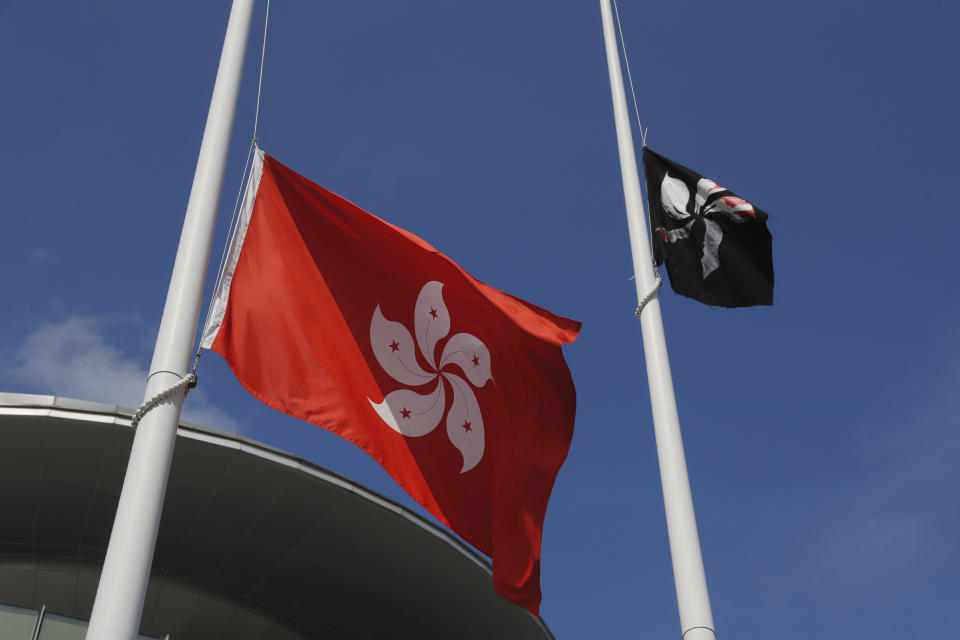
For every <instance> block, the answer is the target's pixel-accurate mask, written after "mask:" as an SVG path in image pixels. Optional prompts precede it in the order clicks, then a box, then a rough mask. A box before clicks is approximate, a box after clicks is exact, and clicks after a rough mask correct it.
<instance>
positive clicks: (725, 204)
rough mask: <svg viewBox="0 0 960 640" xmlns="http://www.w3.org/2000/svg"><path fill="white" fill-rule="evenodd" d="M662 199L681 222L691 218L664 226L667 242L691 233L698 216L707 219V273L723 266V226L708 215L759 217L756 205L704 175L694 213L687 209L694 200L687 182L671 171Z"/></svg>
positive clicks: (703, 263) (703, 266)
mask: <svg viewBox="0 0 960 640" xmlns="http://www.w3.org/2000/svg"><path fill="white" fill-rule="evenodd" d="M660 201H661V203H662V204H663V210H664V211H666V212H667V215H669V216H670V217H671V218H673V219H674V220H677V221H678V222H683V221H685V220H686V221H687V222H686V224H684V225H683V226H682V227H678V228H676V229H664V228H662V227H661V228H660V229H659V231H660V233H661V234H663V239H664V241H665V242H676V241H677V240H683V239H686V238H689V237H690V229H691V227H693V223H694V222H696V221H697V220H703V223H704V225H706V229H705V230H704V233H703V257H702V258H701V259H700V267H701V270H702V272H703V277H704V279H706V277H707V276H708V275H710V274H711V273H713V272H714V271H715V270H716V269H717V267H719V266H720V256H719V252H720V241H721V240H723V229H722V228H721V227H720V225H719V224H717V223H716V221H714V220H711V219H710V218H708V217H707V216H708V215H723V216H726V217H727V218H729V219H730V220H732V221H733V222H737V223H740V222H746V221H747V220H752V219H755V218H756V217H757V214H756V212H755V211H754V210H753V205H752V204H750V203H749V202H747V201H746V200H744V199H743V198H738V197H737V196H735V195H733V194H732V193H730V192H729V191H727V190H726V189H724V188H723V187H721V186H720V185H718V184H717V183H716V182H714V181H713V180H708V179H707V178H700V180H699V181H697V194H696V197H695V198H694V202H693V215H692V216H691V215H690V214H689V213H687V205H688V204H690V190H689V189H688V188H687V184H686V183H685V182H684V181H683V180H680V179H678V178H671V177H670V174H669V173H667V174H665V175H664V176H663V182H662V183H661V184H660Z"/></svg>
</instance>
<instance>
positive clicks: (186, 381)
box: [130, 373, 197, 429]
mask: <svg viewBox="0 0 960 640" xmlns="http://www.w3.org/2000/svg"><path fill="white" fill-rule="evenodd" d="M196 386H197V376H196V374H193V373H188V374H187V375H185V376H183V377H182V378H180V380H179V381H177V382H175V383H174V384H172V385H171V386H169V387H167V388H166V389H164V390H163V391H161V392H160V393H157V394H154V395H153V396H151V397H150V398H149V399H148V400H144V401H143V404H142V405H140V408H139V409H137V410H136V411H135V412H134V414H133V416H132V417H131V418H130V426H131V427H132V428H134V429H136V428H137V425H138V424H140V421H141V420H142V419H143V416H145V415H147V412H148V411H150V409H153V408H154V407H155V406H157V405H158V404H160V402H161V401H162V400H166V399H167V398H169V397H170V396H172V395H173V394H175V393H178V392H179V391H180V390H181V389H183V388H186V390H187V393H190V389H193V388H194V387H196ZM184 395H186V394H184Z"/></svg>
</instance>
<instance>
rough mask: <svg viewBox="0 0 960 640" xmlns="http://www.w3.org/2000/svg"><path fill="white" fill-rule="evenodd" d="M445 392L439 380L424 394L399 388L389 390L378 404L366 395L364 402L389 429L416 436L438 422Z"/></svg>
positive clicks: (423, 433)
mask: <svg viewBox="0 0 960 640" xmlns="http://www.w3.org/2000/svg"><path fill="white" fill-rule="evenodd" d="M445 395H446V394H445V392H444V390H443V383H442V382H440V380H439V379H438V380H437V388H436V389H434V390H433V392H432V393H428V394H427V395H420V394H419V393H414V392H413V391H410V390H409V389H398V390H397V391H391V392H390V393H388V394H387V395H386V397H384V399H383V402H381V403H379V404H378V403H376V402H374V401H373V400H370V398H367V402H369V403H370V406H372V407H373V408H374V410H375V411H376V412H377V415H379V416H380V419H381V420H383V421H384V422H386V423H387V425H388V426H389V427H390V428H391V429H393V430H394V431H396V432H398V433H402V434H403V435H405V436H410V437H412V438H417V437H419V436H423V435H426V434H428V433H430V432H431V431H433V429H434V428H435V427H436V426H437V425H438V424H440V418H442V417H443V408H444V405H445V404H446V397H445Z"/></svg>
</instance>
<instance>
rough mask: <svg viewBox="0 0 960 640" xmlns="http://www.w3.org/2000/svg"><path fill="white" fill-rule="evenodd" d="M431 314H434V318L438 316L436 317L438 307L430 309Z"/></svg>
mask: <svg viewBox="0 0 960 640" xmlns="http://www.w3.org/2000/svg"><path fill="white" fill-rule="evenodd" d="M430 315H432V316H433V317H434V318H436V317H437V310H436V309H430Z"/></svg>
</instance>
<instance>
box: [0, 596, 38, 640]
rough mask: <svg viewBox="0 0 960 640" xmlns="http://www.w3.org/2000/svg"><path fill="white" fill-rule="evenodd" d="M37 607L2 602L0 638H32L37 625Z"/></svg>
mask: <svg viewBox="0 0 960 640" xmlns="http://www.w3.org/2000/svg"><path fill="white" fill-rule="evenodd" d="M37 613H39V612H38V611H37V610H36V609H24V608H23V607H14V606H11V605H8V604H0V638H10V640H30V638H32V637H33V628H34V627H35V626H36V625H37Z"/></svg>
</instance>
